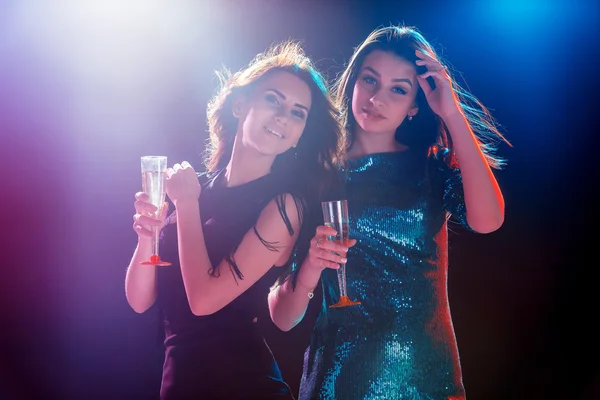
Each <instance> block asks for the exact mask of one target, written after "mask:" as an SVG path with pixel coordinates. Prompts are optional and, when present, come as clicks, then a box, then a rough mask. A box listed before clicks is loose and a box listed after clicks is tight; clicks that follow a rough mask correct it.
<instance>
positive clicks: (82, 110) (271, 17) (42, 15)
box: [0, 0, 600, 400]
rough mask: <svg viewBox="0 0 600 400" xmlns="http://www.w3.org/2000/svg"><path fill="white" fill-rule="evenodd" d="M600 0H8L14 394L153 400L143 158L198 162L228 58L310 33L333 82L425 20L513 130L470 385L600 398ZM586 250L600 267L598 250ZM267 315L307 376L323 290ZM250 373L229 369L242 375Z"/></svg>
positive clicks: (2, 79) (0, 88) (466, 248)
mask: <svg viewBox="0 0 600 400" xmlns="http://www.w3.org/2000/svg"><path fill="white" fill-rule="evenodd" d="M598 8H599V7H598V4H597V3H594V2H591V1H587V2H586V1H568V2H567V1H558V0H556V1H549V2H543V1H530V2H525V1H523V2H518V1H492V0H490V1H486V2H475V1H454V2H451V1H446V2H441V1H436V2H434V1H404V2H400V1H397V2H377V1H373V2H366V1H365V2H358V1H346V2H344V1H325V0H323V1H320V2H319V1H305V2H300V1H284V0H281V1H266V0H263V1H258V0H247V1H243V0H239V1H230V0H227V1H197V2H194V1H183V0H175V1H169V2H167V1H166V0H165V1H158V0H154V1H150V0H149V1H145V2H142V1H138V0H131V1H128V2H118V1H116V0H105V1H100V0H94V1H92V0H90V1H85V2H77V1H66V0H59V1H54V2H48V1H46V2H44V1H23V2H19V1H3V2H2V3H0V135H1V142H0V160H1V161H2V163H3V172H4V173H3V174H1V175H0V176H2V180H1V183H2V185H1V186H0V187H1V188H2V196H1V197H2V203H1V204H2V207H0V209H1V212H0V216H1V218H2V219H1V221H2V225H3V229H2V240H1V243H2V253H0V255H1V256H2V258H3V260H2V261H3V262H2V264H1V265H2V273H1V275H0V282H1V289H0V335H1V338H2V339H1V340H2V342H1V344H2V346H1V348H0V357H1V358H0V398H6V399H49V398H60V399H156V398H157V395H158V389H159V385H160V373H161V363H162V348H161V343H160V342H159V340H160V335H159V328H158V320H157V314H156V312H155V310H154V309H153V310H152V311H149V312H147V313H145V314H142V315H138V314H136V313H134V312H133V311H132V310H131V309H130V308H129V307H128V305H127V302H126V300H125V296H124V277H125V269H126V266H127V264H128V262H129V259H130V257H131V254H132V251H133V249H134V247H135V243H136V236H135V234H134V232H133V231H132V229H131V216H132V214H133V213H134V211H133V204H132V203H133V194H134V193H135V192H136V191H138V190H140V187H141V183H140V173H139V157H140V156H142V155H146V154H156V153H161V154H164V155H167V156H168V157H169V161H170V162H169V164H171V165H172V164H173V163H175V162H180V161H182V160H188V161H190V162H191V163H192V165H194V166H195V167H196V168H197V169H201V163H200V157H199V154H200V153H201V152H202V150H203V148H204V143H205V139H206V132H205V131H206V124H205V108H206V101H207V100H208V99H209V98H210V96H211V94H212V93H213V90H214V89H215V87H216V80H215V75H214V73H213V71H214V70H216V69H219V68H220V67H221V66H222V65H226V66H228V67H229V68H231V69H233V70H237V69H238V68H241V67H242V66H244V65H245V64H247V62H248V61H249V60H250V59H251V58H252V57H253V56H254V55H255V54H256V53H258V52H260V51H262V50H264V49H265V48H266V47H267V46H268V45H270V44H271V43H272V42H275V41H279V40H282V39H285V38H287V37H293V38H298V39H303V40H304V42H305V47H306V50H307V52H308V54H309V55H310V56H311V57H312V58H313V59H314V60H315V61H317V62H318V66H319V67H321V69H322V70H323V71H324V72H325V73H326V74H327V75H328V76H329V77H330V78H333V77H334V76H335V74H336V73H337V72H339V71H340V70H341V69H342V67H343V64H344V63H345V62H346V61H347V60H348V57H349V56H350V55H351V52H352V50H353V47H354V46H357V45H358V44H359V43H360V41H361V40H362V39H364V38H365V37H366V35H367V34H368V33H369V32H370V31H371V30H373V29H374V28H376V27H378V26H380V25H388V24H390V23H405V24H407V25H414V26H416V27H418V28H419V29H420V30H421V32H422V33H423V34H424V35H425V36H426V37H427V38H428V39H429V40H430V41H431V42H432V43H433V44H434V45H435V47H436V49H437V50H438V51H440V52H441V55H442V56H443V57H445V58H447V59H448V60H449V61H451V63H452V65H453V67H454V68H455V70H456V71H457V72H458V73H460V74H462V75H463V76H464V77H465V79H466V82H467V83H468V87H469V88H470V89H471V91H472V92H473V93H474V94H475V95H476V96H478V97H479V98H480V99H481V100H482V101H483V102H484V104H486V105H487V106H488V107H489V108H490V109H491V110H492V112H493V113H494V115H495V116H496V117H497V119H498V120H499V122H500V123H501V124H503V126H504V127H505V130H506V135H507V137H508V139H509V140H510V141H511V142H512V144H513V145H514V147H512V148H511V147H508V146H503V147H501V149H500V155H502V156H504V157H506V158H507V159H508V161H509V164H508V166H507V167H506V168H505V169H504V170H503V171H500V172H498V173H497V178H498V180H499V182H500V185H501V187H502V189H503V193H504V197H505V200H506V221H505V223H504V226H503V227H502V228H501V229H500V230H499V231H497V232H494V233H492V234H489V235H475V234H471V233H468V232H466V231H464V230H455V231H454V232H453V233H452V234H451V235H450V269H449V291H450V302H451V309H452V316H453V319H454V326H455V330H456V334H457V337H458V344H459V349H460V354H461V361H462V366H463V374H464V383H465V386H466V389H467V394H468V396H469V399H470V400H480V399H485V400H495V399H598V398H600V374H599V369H598V367H597V359H598V355H599V354H598V345H597V341H598V340H597V337H598V333H597V332H598V331H597V330H596V329H594V328H593V326H595V325H596V324H597V315H598V300H597V294H596V292H597V291H596V290H595V289H596V285H595V281H594V280H593V273H592V272H593V270H595V267H597V265H598V261H597V256H596V251H594V248H592V247H591V246H592V239H593V237H594V234H593V229H594V228H595V227H596V223H597V220H595V219H594V217H596V214H597V211H595V210H597V206H596V204H597V195H596V192H595V191H594V187H595V183H596V180H595V178H596V177H597V176H598V175H597V163H598V161H597V160H598V158H597V147H598V145H597V140H596V136H597V134H598V128H597V124H596V123H595V122H596V120H597V114H598V112H597V105H596V103H595V101H596V98H595V96H596V95H597V93H598V61H599V57H598V45H599V43H598V42H599V41H598V33H599V32H598V12H599V9H598ZM588 256H589V257H591V258H590V260H589V261H586V257H588ZM594 272H595V271H594ZM319 300H320V299H319V298H318V296H317V298H315V299H313V301H312V302H311V305H312V307H311V308H310V309H309V312H308V314H307V317H306V318H305V320H304V321H303V322H302V323H301V324H300V325H299V326H298V327H297V328H295V329H294V330H292V331H290V332H288V333H282V332H280V331H278V330H277V329H276V328H275V327H274V326H273V325H272V324H271V323H270V321H269V320H268V318H266V316H267V315H266V314H265V315H263V316H262V318H261V319H260V320H259V322H260V323H261V325H262V326H263V328H264V329H265V333H266V335H267V339H268V341H269V343H270V344H271V346H272V348H273V351H274V352H275V355H276V357H277V358H278V361H279V363H280V367H281V369H282V372H283V374H284V377H285V378H286V379H287V380H288V382H289V383H290V384H291V386H292V387H293V388H294V389H295V390H297V387H298V381H299V378H300V373H301V368H302V356H303V351H304V349H305V347H306V345H307V344H308V335H309V333H310V330H311V327H312V326H311V324H312V322H313V318H314V316H315V312H316V311H317V309H316V308H315V307H314V306H317V307H318V306H319V304H318V301H319ZM232 384H234V383H232Z"/></svg>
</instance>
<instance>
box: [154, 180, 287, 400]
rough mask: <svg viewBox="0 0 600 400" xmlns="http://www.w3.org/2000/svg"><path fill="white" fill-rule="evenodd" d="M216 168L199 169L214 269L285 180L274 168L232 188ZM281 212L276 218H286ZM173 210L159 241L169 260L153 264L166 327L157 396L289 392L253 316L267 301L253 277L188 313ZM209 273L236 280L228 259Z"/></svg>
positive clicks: (276, 395) (208, 399)
mask: <svg viewBox="0 0 600 400" xmlns="http://www.w3.org/2000/svg"><path fill="white" fill-rule="evenodd" d="M223 175H224V170H221V171H218V172H216V173H213V174H199V179H200V183H201V185H202V193H201V195H200V210H201V218H202V224H203V231H204V236H205V242H206V247H207V251H208V254H209V257H210V260H211V263H212V265H213V268H214V267H216V266H217V265H219V263H220V262H221V260H223V258H227V257H228V256H229V255H231V254H232V253H233V252H234V250H235V248H236V247H237V246H238V245H239V243H240V241H241V239H242V237H243V236H244V235H245V234H246V232H247V231H248V230H250V229H252V227H253V226H254V225H255V223H256V221H257V219H258V217H259V215H260V213H261V211H262V210H263V208H264V207H265V206H266V205H267V204H268V203H269V201H271V200H272V199H274V198H276V197H277V196H278V195H280V194H282V193H284V192H285V191H286V190H285V188H286V183H285V181H284V180H282V179H279V178H277V177H276V176H275V175H274V174H269V175H266V176H264V177H261V178H259V179H257V180H254V181H252V182H249V183H246V184H243V185H239V186H235V187H225V186H224V185H223V184H222V182H223ZM283 211H284V212H283V214H282V217H283V218H284V219H287V214H286V213H285V210H283ZM173 217H174V215H172V216H171V217H170V218H168V221H167V224H166V226H165V228H164V230H163V237H162V244H161V248H160V253H161V258H163V259H164V260H168V261H171V262H172V264H173V265H172V266H170V267H159V268H158V273H157V274H158V275H157V279H158V297H157V303H158V306H159V308H160V310H161V313H162V315H163V316H164V329H165V341H164V345H165V361H164V366H163V376H162V385H161V393H160V396H161V399H162V400H171V399H203V400H212V399H228V400H235V399H261V400H268V399H293V396H292V395H291V392H290V388H289V387H288V385H287V384H286V383H285V382H284V381H283V379H282V376H281V373H280V370H279V368H278V366H277V363H276V362H275V359H274V357H273V354H272V353H271V350H270V349H269V347H268V345H267V344H266V342H265V340H264V339H263V337H262V335H261V333H260V332H259V330H258V327H257V324H256V323H255V317H256V315H257V314H258V310H260V307H264V306H265V304H266V301H267V297H266V293H265V292H264V287H265V285H264V284H261V280H259V281H258V282H257V283H256V284H254V285H253V286H252V287H250V288H249V289H248V290H247V291H245V292H244V293H242V294H241V295H240V296H239V297H237V298H236V299H235V300H234V301H232V302H231V303H230V304H228V305H227V306H225V307H224V308H222V309H221V310H219V311H218V312H216V313H214V314H212V315H208V316H200V317H198V316H195V315H194V314H192V312H191V310H190V308H189V305H188V301H187V298H186V294H185V289H184V285H183V279H182V276H181V270H180V266H179V258H178V254H177V225H176V221H174V219H175V218H173ZM288 226H289V225H288ZM214 272H215V273H216V274H230V273H233V274H236V278H237V279H240V277H239V275H240V273H239V271H237V266H236V265H235V263H232V264H231V265H229V268H224V269H222V270H216V271H214ZM207 273H208V271H207ZM241 274H243V271H242V273H241ZM266 276H269V274H267V275H265V277H266ZM265 277H263V278H262V279H265ZM271 279H272V278H271ZM272 283H273V282H269V283H267V285H270V284H272ZM260 288H262V290H261V289H260Z"/></svg>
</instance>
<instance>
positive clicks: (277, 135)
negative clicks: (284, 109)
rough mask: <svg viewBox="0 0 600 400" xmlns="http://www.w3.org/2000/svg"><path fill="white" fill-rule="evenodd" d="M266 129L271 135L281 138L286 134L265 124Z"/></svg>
mask: <svg viewBox="0 0 600 400" xmlns="http://www.w3.org/2000/svg"><path fill="white" fill-rule="evenodd" d="M265 130H266V131H267V132H269V133H270V134H271V135H273V136H276V137H278V138H279V139H283V138H284V137H285V136H283V134H282V133H280V132H278V131H276V130H274V129H271V128H269V127H268V126H265Z"/></svg>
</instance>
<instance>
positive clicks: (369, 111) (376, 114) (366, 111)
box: [362, 107, 385, 119]
mask: <svg viewBox="0 0 600 400" xmlns="http://www.w3.org/2000/svg"><path fill="white" fill-rule="evenodd" d="M362 111H363V112H364V113H365V114H367V116H369V117H373V118H381V119H383V118H385V117H384V116H383V115H381V114H379V113H377V112H375V111H373V110H370V109H368V108H365V107H363V109H362Z"/></svg>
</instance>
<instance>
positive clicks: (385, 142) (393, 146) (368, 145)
mask: <svg viewBox="0 0 600 400" xmlns="http://www.w3.org/2000/svg"><path fill="white" fill-rule="evenodd" d="M395 134H396V133H395V132H365V131H364V130H363V129H361V128H358V129H357V130H356V131H355V132H354V138H353V139H354V140H353V143H352V147H351V148H350V150H349V151H348V157H349V158H360V157H363V156H367V155H369V154H375V153H389V152H393V151H404V150H406V149H408V147H407V146H405V145H403V144H402V143H398V141H396V138H395Z"/></svg>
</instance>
